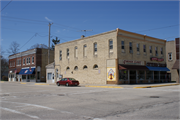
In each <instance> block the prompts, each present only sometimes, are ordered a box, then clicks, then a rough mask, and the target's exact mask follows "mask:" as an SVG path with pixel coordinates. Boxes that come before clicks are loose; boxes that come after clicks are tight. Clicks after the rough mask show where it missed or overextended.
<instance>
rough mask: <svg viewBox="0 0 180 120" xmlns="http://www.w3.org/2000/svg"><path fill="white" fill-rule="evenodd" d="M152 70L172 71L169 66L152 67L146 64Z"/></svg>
mask: <svg viewBox="0 0 180 120" xmlns="http://www.w3.org/2000/svg"><path fill="white" fill-rule="evenodd" d="M146 67H147V68H148V69H149V70H150V71H170V70H169V69H168V68H167V67H150V66H146Z"/></svg>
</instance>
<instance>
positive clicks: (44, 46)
mask: <svg viewBox="0 0 180 120" xmlns="http://www.w3.org/2000/svg"><path fill="white" fill-rule="evenodd" d="M34 48H45V49H48V46H47V45H45V44H38V43H36V44H34V45H33V46H31V47H30V48H29V49H28V50H30V49H34Z"/></svg>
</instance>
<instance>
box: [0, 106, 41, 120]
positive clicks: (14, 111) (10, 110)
mask: <svg viewBox="0 0 180 120" xmlns="http://www.w3.org/2000/svg"><path fill="white" fill-rule="evenodd" d="M0 109H2V110H5V111H8V112H12V113H17V114H22V115H25V116H28V117H30V118H35V119H39V117H38V116H33V115H29V114H26V113H23V112H19V111H16V110H12V109H9V108H4V107H0Z"/></svg>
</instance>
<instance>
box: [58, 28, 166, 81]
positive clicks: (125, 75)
mask: <svg viewBox="0 0 180 120" xmlns="http://www.w3.org/2000/svg"><path fill="white" fill-rule="evenodd" d="M165 45H166V41H165V40H162V39H157V38H153V37H150V36H146V35H141V34H137V33H133V32H128V31H125V30H121V29H116V30H112V31H108V32H105V33H101V34H97V35H93V36H89V37H82V38H80V39H77V40H74V41H70V42H66V43H62V44H58V45H56V46H55V81H57V80H59V75H62V76H63V77H73V78H75V79H77V80H79V81H80V84H124V83H126V84H131V83H132V84H133V83H153V82H168V79H167V74H166V73H167V72H166V71H169V69H168V68H166V54H165V49H166V47H165Z"/></svg>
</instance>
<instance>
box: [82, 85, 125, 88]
mask: <svg viewBox="0 0 180 120" xmlns="http://www.w3.org/2000/svg"><path fill="white" fill-rule="evenodd" d="M85 87H98V88H123V87H116V86H91V85H85Z"/></svg>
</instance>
